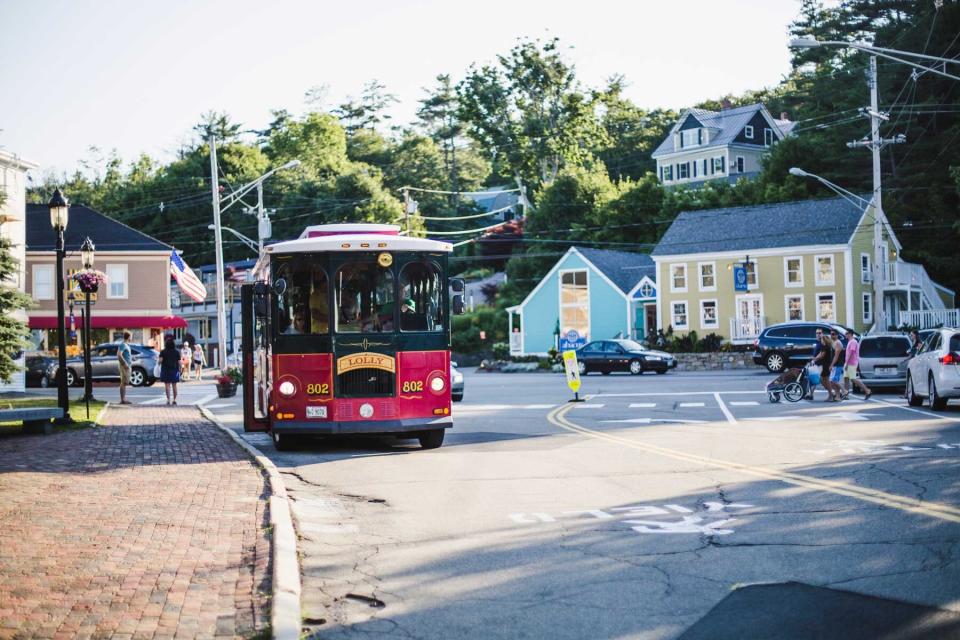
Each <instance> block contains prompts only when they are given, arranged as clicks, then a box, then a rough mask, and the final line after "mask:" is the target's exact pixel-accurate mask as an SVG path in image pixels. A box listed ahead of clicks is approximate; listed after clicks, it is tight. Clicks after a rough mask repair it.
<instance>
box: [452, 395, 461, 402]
mask: <svg viewBox="0 0 960 640" xmlns="http://www.w3.org/2000/svg"><path fill="white" fill-rule="evenodd" d="M450 399H451V400H453V401H454V402H462V401H463V394H462V393H454V394H451V395H450Z"/></svg>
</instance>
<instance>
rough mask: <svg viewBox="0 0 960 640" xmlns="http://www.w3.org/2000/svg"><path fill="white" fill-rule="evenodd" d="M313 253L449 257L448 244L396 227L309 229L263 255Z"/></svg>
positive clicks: (366, 226) (276, 245)
mask: <svg viewBox="0 0 960 640" xmlns="http://www.w3.org/2000/svg"><path fill="white" fill-rule="evenodd" d="M313 251H432V252H439V253H450V252H452V251H453V245H452V244H450V243H449V242H442V241H439V240H430V239H427V238H411V237H408V236H401V235H400V227H398V226H397V225H393V224H361V223H358V224H318V225H313V226H310V227H307V228H306V229H304V231H303V233H301V234H300V237H299V238H297V239H296V240H288V241H286V242H277V243H276V244H271V245H268V246H266V247H264V253H265V254H267V255H269V254H273V253H308V252H313Z"/></svg>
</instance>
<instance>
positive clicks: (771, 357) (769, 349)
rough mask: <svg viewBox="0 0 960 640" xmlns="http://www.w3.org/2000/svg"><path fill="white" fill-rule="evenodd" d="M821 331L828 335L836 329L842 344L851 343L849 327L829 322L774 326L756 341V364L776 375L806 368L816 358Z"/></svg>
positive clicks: (790, 323)
mask: <svg viewBox="0 0 960 640" xmlns="http://www.w3.org/2000/svg"><path fill="white" fill-rule="evenodd" d="M817 329H820V330H821V331H823V332H824V333H829V332H830V331H831V330H833V329H836V330H837V331H838V332H839V333H840V341H841V342H843V344H844V345H846V344H847V339H846V338H845V337H844V333H846V331H847V328H846V327H844V326H843V325H839V324H832V323H829V322H784V323H782V324H774V325H771V326H769V327H767V328H766V329H764V330H763V331H761V332H760V336H759V337H758V338H757V339H756V340H754V342H753V349H754V351H753V361H754V362H755V363H756V364H762V365H763V366H765V367H766V368H767V371H770V372H773V373H780V372H781V371H783V370H784V369H785V368H786V367H791V366H803V365H805V364H806V363H807V362H810V360H812V359H813V345H814V343H815V342H816V341H817V335H816V334H817ZM854 335H856V333H854ZM857 337H858V338H859V336H857Z"/></svg>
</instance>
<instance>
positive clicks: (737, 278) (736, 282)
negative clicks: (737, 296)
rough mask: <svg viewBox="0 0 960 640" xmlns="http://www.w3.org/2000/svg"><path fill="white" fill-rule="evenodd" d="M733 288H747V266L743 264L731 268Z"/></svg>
mask: <svg viewBox="0 0 960 640" xmlns="http://www.w3.org/2000/svg"><path fill="white" fill-rule="evenodd" d="M733 290H734V291H746V290H747V267H746V266H745V265H737V266H735V267H734V268H733Z"/></svg>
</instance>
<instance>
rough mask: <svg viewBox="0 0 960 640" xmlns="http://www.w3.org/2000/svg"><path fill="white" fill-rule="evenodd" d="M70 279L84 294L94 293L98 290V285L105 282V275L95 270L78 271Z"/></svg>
mask: <svg viewBox="0 0 960 640" xmlns="http://www.w3.org/2000/svg"><path fill="white" fill-rule="evenodd" d="M71 277H72V278H73V279H74V280H76V281H77V285H78V286H79V287H80V291H83V292H84V293H96V292H97V290H98V289H100V285H101V284H103V283H105V282H106V281H107V274H105V273H104V272H103V271H97V270H96V269H85V270H83V271H78V272H77V273H75V274H73V275H72V276H71Z"/></svg>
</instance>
